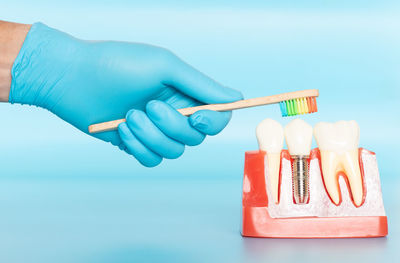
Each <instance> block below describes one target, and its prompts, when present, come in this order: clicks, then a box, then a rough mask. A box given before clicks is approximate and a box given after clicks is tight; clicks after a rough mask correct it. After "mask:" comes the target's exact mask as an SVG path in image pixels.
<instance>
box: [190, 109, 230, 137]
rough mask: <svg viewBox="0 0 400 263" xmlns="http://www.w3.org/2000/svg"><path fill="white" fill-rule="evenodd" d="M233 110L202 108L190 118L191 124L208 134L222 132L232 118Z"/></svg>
mask: <svg viewBox="0 0 400 263" xmlns="http://www.w3.org/2000/svg"><path fill="white" fill-rule="evenodd" d="M231 116H232V112H230V111H229V112H216V111H211V110H201V111H198V112H195V113H194V114H193V115H192V116H190V118H189V122H190V124H191V125H192V126H193V127H194V128H195V129H197V130H198V131H200V132H202V133H204V134H207V135H216V134H218V133H219V132H221V131H222V130H223V129H224V128H225V127H226V125H227V124H228V123H229V120H230V119H231Z"/></svg>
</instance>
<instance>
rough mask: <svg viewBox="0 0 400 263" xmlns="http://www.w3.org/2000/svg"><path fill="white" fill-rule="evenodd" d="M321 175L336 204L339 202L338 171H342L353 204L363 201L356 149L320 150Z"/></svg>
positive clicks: (357, 204) (359, 203)
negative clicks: (339, 152) (341, 150)
mask: <svg viewBox="0 0 400 263" xmlns="http://www.w3.org/2000/svg"><path fill="white" fill-rule="evenodd" d="M321 165H322V177H323V180H324V184H325V187H326V190H327V192H328V194H329V196H330V198H331V200H332V201H333V203H335V204H336V205H339V203H340V201H341V200H340V187H339V182H338V173H339V172H343V173H344V174H345V176H346V177H347V180H348V182H349V185H350V191H351V195H352V197H353V201H354V204H355V205H356V206H360V205H361V204H362V201H363V195H364V189H363V181H362V176H361V171H360V165H359V162H358V149H354V150H351V151H346V152H344V153H342V154H337V153H335V152H330V151H321Z"/></svg>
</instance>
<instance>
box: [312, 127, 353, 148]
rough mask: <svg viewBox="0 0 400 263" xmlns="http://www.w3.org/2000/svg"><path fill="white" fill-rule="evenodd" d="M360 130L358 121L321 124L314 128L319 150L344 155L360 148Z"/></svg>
mask: <svg viewBox="0 0 400 263" xmlns="http://www.w3.org/2000/svg"><path fill="white" fill-rule="evenodd" d="M359 135H360V128H359V127H358V124H357V122H356V121H338V122H336V123H329V122H320V123H318V124H317V125H315V127H314V136H315V139H316V141H317V144H318V148H319V149H320V150H322V151H325V150H327V151H333V152H338V153H342V152H345V151H348V150H353V149H356V148H358V141H359Z"/></svg>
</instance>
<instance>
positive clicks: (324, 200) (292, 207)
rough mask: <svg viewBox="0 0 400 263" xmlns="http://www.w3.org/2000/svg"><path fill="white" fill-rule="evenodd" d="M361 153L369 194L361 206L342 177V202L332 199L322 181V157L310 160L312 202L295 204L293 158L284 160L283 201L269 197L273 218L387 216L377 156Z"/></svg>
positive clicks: (267, 181)
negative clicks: (334, 201)
mask: <svg viewBox="0 0 400 263" xmlns="http://www.w3.org/2000/svg"><path fill="white" fill-rule="evenodd" d="M361 155H362V163H363V167H364V180H365V186H366V197H365V202H364V203H363V205H361V206H360V207H356V206H354V204H353V202H352V201H351V198H350V194H349V191H348V188H347V185H346V182H345V181H344V179H343V178H342V177H340V179H339V185H340V191H341V195H342V203H341V204H340V205H339V206H336V205H335V204H333V203H332V202H331V200H330V199H329V197H328V194H327V193H326V190H325V187H324V184H323V181H322V176H321V170H320V167H319V162H318V159H313V160H312V161H311V163H310V201H309V203H308V204H301V205H297V204H294V203H293V193H292V172H291V165H290V161H289V160H287V159H283V160H282V167H281V169H282V178H281V186H280V187H281V188H280V190H281V192H280V202H279V204H276V203H275V202H274V201H273V199H272V198H269V199H268V212H269V214H270V216H271V217H272V218H288V217H343V216H385V210H384V206H383V199H382V191H381V183H380V179H379V170H378V164H377V161H376V156H375V155H374V154H371V153H370V152H368V151H366V150H363V151H362V152H361ZM265 176H266V177H268V176H269V174H268V162H267V158H265ZM266 179H267V178H266ZM265 181H266V187H267V189H266V190H267V194H268V197H270V196H271V194H272V192H271V185H270V183H269V180H265Z"/></svg>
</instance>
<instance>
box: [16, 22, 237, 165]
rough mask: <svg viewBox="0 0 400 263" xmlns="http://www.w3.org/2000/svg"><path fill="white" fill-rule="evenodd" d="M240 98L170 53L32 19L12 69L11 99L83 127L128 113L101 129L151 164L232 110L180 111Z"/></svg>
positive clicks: (223, 121)
mask: <svg viewBox="0 0 400 263" xmlns="http://www.w3.org/2000/svg"><path fill="white" fill-rule="evenodd" d="M239 99H242V95H241V93H240V92H238V91H236V90H233V89H230V88H226V87H223V86H221V85H220V84H218V83H217V82H215V81H213V80H212V79H210V78H208V77H207V76H205V75H203V74H202V73H200V72H199V71H197V70H195V69H194V68H192V67H191V66H189V65H188V64H186V63H185V62H183V61H182V60H180V59H179V58H178V57H176V56H175V55H173V54H172V53H171V52H169V51H167V50H165V49H162V48H158V47H155V46H150V45H145V44H137V43H124V42H112V41H105V42H90V41H83V40H79V39H76V38H74V37H72V36H70V35H68V34H65V33H63V32H60V31H57V30H55V29H52V28H49V27H47V26H46V25H44V24H41V23H36V24H33V25H32V27H31V29H30V31H29V33H28V35H27V37H26V39H25V41H24V44H23V46H22V48H21V50H20V52H19V54H18V56H17V58H16V60H15V62H14V65H13V68H12V84H11V90H10V97H9V101H10V102H11V103H21V104H30V105H36V106H39V107H43V108H45V109H48V110H49V111H51V112H53V113H54V114H56V115H57V116H59V117H60V118H62V119H63V120H65V121H67V122H69V123H71V124H72V125H74V126H75V127H77V128H78V129H80V130H81V131H83V132H85V133H88V126H89V125H90V124H93V123H98V122H103V121H109V120H113V119H119V118H123V117H124V116H125V115H126V116H125V118H126V119H127V122H126V123H122V124H120V126H119V128H118V131H109V132H104V133H99V134H95V135H93V136H95V137H96V138H99V139H101V140H104V141H107V142H111V143H112V144H113V145H116V146H119V147H120V149H122V150H125V151H126V152H128V153H130V154H132V155H133V156H134V157H136V159H137V160H139V162H140V163H142V164H143V165H145V166H149V167H151V166H156V165H158V164H159V163H160V162H161V161H162V159H163V158H168V159H173V158H177V157H179V156H180V155H181V154H182V153H183V151H184V149H185V145H190V146H193V145H198V144H200V143H201V142H202V141H203V139H204V137H205V136H206V135H214V134H217V133H218V132H220V131H221V130H222V129H223V128H224V127H225V126H226V125H227V123H228V122H229V120H230V118H231V112H214V111H208V110H203V111H198V112H196V113H195V114H193V115H192V116H190V117H189V118H188V117H185V116H182V115H181V114H179V113H178V112H177V111H176V110H175V109H177V108H185V107H190V106H196V105H201V104H204V103H207V104H209V103H226V102H233V101H236V100H239Z"/></svg>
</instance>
